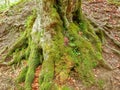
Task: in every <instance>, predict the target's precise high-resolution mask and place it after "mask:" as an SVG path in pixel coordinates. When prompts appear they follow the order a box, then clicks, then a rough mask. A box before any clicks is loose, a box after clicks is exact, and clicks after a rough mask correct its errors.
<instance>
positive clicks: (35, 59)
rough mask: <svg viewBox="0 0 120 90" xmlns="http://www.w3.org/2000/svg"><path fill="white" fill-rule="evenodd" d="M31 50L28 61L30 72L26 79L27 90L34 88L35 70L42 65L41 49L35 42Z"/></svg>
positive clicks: (31, 45) (32, 43)
mask: <svg viewBox="0 0 120 90" xmlns="http://www.w3.org/2000/svg"><path fill="white" fill-rule="evenodd" d="M30 48H31V53H30V56H29V61H28V72H27V74H26V79H25V89H26V90H31V88H32V87H31V85H32V82H33V79H34V73H35V69H36V68H37V67H38V65H39V64H40V52H39V48H38V47H37V46H36V45H35V44H34V42H31V44H30Z"/></svg>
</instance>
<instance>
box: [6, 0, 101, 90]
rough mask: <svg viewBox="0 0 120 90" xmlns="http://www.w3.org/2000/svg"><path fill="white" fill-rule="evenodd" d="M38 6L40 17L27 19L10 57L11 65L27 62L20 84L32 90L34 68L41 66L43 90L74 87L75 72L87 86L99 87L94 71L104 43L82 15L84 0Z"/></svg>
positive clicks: (47, 0)
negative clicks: (69, 83) (72, 80)
mask: <svg viewBox="0 0 120 90" xmlns="http://www.w3.org/2000/svg"><path fill="white" fill-rule="evenodd" d="M36 3H37V15H36V13H35V11H34V12H33V15H32V16H30V17H29V18H28V21H27V23H26V30H25V32H24V34H23V35H22V37H20V39H19V40H18V42H16V43H15V44H14V45H13V46H12V47H11V48H10V52H9V54H8V55H7V57H8V56H9V55H13V61H11V62H10V63H9V64H10V65H12V64H15V63H19V62H21V60H22V59H26V60H28V63H27V66H26V67H25V68H24V69H23V71H22V72H21V73H20V75H19V76H18V78H17V81H18V82H25V90H31V89H32V87H31V84H32V82H33V79H34V73H35V69H36V67H38V66H39V65H42V70H41V72H40V76H39V88H40V90H52V89H53V90H57V89H59V88H60V89H61V90H62V89H64V88H67V89H68V90H69V89H70V88H75V87H72V86H69V85H67V79H68V78H70V77H72V75H73V74H74V73H75V74H77V77H78V79H79V80H82V81H83V82H84V83H87V84H96V80H95V78H94V77H93V73H92V69H93V68H95V67H96V66H97V65H99V64H100V62H101V61H102V55H101V42H100V40H99V38H98V37H97V35H96V34H95V32H94V30H93V27H92V26H91V25H90V23H89V22H88V21H87V20H86V18H85V17H84V15H82V10H81V0H36ZM65 90H66V89H65Z"/></svg>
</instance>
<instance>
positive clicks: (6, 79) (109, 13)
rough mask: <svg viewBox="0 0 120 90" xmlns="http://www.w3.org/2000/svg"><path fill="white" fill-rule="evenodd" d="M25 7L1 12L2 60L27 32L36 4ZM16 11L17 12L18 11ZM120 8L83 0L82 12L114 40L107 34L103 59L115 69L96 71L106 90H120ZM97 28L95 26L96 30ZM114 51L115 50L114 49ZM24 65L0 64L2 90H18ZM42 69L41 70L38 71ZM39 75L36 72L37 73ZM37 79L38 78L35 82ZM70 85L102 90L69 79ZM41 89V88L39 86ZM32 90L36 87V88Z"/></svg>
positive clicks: (104, 2)
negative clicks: (26, 25)
mask: <svg viewBox="0 0 120 90" xmlns="http://www.w3.org/2000/svg"><path fill="white" fill-rule="evenodd" d="M21 6H22V5H19V6H17V7H13V8H11V9H10V10H7V11H5V12H3V13H0V52H1V51H3V50H5V51H4V52H3V53H0V60H2V57H3V56H4V55H5V54H6V53H7V52H8V51H6V49H7V48H10V46H11V45H12V44H13V43H14V42H15V41H16V40H17V38H18V37H19V36H20V32H21V31H24V29H25V21H26V20H25V19H26V17H28V15H30V13H31V11H32V8H31V7H33V8H34V6H35V4H34V3H33V2H30V3H24V7H23V8H21ZM16 8H18V10H17V11H16ZM119 8H120V7H119V6H115V5H112V4H109V3H108V2H107V1H106V0H89V1H88V0H84V1H83V5H82V9H83V13H84V14H85V15H86V17H87V18H88V19H90V20H91V21H93V22H95V23H96V25H97V26H98V27H102V28H105V27H107V29H105V31H106V33H107V34H108V35H109V36H110V37H112V39H110V38H109V36H108V35H106V34H105V42H104V43H103V57H104V60H105V61H106V62H107V63H108V64H109V65H110V66H111V67H112V69H111V70H108V69H105V68H103V67H98V68H96V69H94V70H93V72H94V73H95V77H96V78H100V79H102V80H103V81H104V85H103V86H102V89H103V90H120V54H118V53H116V52H114V51H113V49H116V50H117V51H120V46H119V45H116V44H115V43H114V42H113V40H115V41H117V42H118V43H120V9H119ZM95 28H96V27H95ZM111 48H112V49H111ZM21 68H22V67H21V66H19V67H15V69H14V67H13V68H11V67H9V66H4V65H2V64H0V83H1V84H0V90H9V89H10V88H11V90H16V89H15V86H16V84H15V77H16V76H17V75H18V73H19V72H20V70H21ZM39 69H40V68H38V70H39ZM36 73H37V70H36ZM37 77H38V76H36V79H38V78H37ZM70 81H71V82H73V83H76V84H75V86H76V85H77V86H76V90H79V89H78V84H79V87H81V90H99V89H100V88H98V87H96V86H93V87H90V88H85V87H84V86H82V84H81V82H79V81H75V80H74V79H73V80H72V79H70ZM36 82H37V83H38V80H34V83H36ZM37 87H38V85H37ZM33 88H36V87H35V86H34V85H33Z"/></svg>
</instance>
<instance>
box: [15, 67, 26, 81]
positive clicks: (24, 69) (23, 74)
mask: <svg viewBox="0 0 120 90" xmlns="http://www.w3.org/2000/svg"><path fill="white" fill-rule="evenodd" d="M27 71H28V67H27V66H26V67H24V68H23V69H22V71H21V72H20V74H19V76H18V77H17V79H16V81H17V82H18V83H21V82H24V81H25V77H26V73H27Z"/></svg>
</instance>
